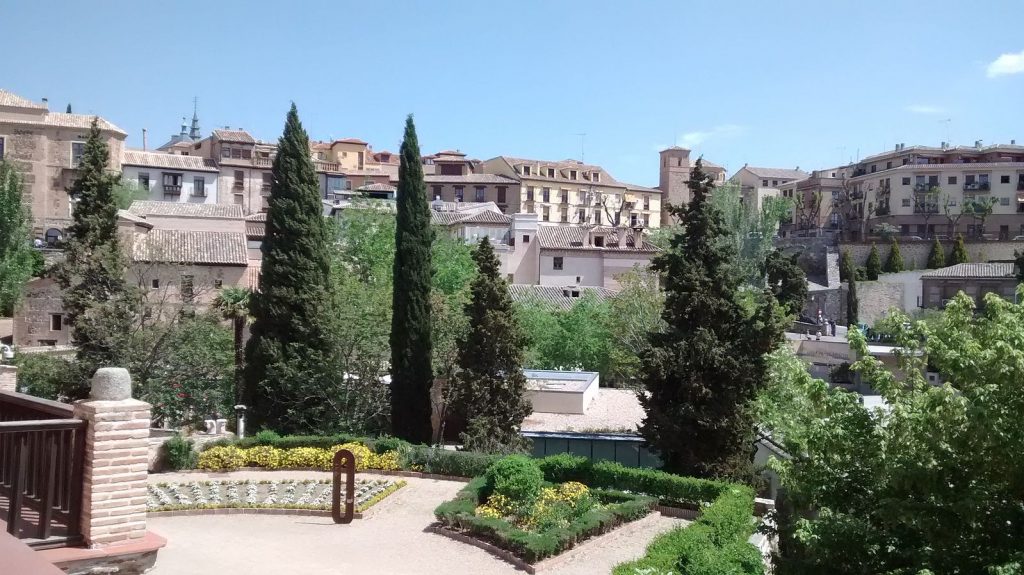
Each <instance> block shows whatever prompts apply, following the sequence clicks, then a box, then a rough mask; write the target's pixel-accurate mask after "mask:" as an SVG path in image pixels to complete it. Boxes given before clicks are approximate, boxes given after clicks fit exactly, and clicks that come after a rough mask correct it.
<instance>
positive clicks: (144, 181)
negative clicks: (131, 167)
mask: <svg viewBox="0 0 1024 575" xmlns="http://www.w3.org/2000/svg"><path fill="white" fill-rule="evenodd" d="M139 188H141V189H143V190H146V191H149V174H139Z"/></svg>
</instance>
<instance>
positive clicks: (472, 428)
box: [452, 236, 531, 453]
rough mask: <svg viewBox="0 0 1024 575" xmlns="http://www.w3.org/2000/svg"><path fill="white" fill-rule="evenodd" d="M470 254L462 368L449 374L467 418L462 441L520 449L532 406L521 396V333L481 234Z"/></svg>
mask: <svg viewBox="0 0 1024 575" xmlns="http://www.w3.org/2000/svg"><path fill="white" fill-rule="evenodd" d="M473 259H474V260H475V261H476V265H477V275H476V277H475V278H474V279H473V282H472V283H471V284H470V292H471V294H472V299H471V300H470V302H469V303H467V304H466V315H467V316H468V317H469V331H468V333H466V334H465V335H464V336H463V337H462V338H460V340H461V341H460V342H459V367H460V368H461V371H459V372H458V373H457V374H456V375H455V377H454V378H453V380H452V385H453V386H454V392H455V395H456V398H457V400H456V404H457V405H458V407H459V409H460V411H461V412H462V414H463V415H464V416H465V418H466V421H467V423H468V430H467V432H466V433H464V434H463V437H462V440H463V441H462V442H463V445H464V446H465V448H466V449H469V450H471V451H484V452H488V453H508V452H513V451H521V450H522V449H524V448H525V441H524V440H523V438H522V436H521V435H519V431H520V427H521V426H522V424H523V420H524V419H525V418H526V416H527V415H529V414H530V411H531V408H530V403H529V401H527V400H526V399H525V398H524V397H523V393H524V392H525V391H526V376H524V375H523V370H522V366H523V348H524V347H525V345H526V337H525V335H524V333H523V331H522V330H521V329H520V327H519V322H518V320H517V319H516V311H515V309H514V307H513V305H512V298H511V296H509V293H508V285H507V284H506V283H505V280H504V279H503V278H502V277H501V274H500V264H499V262H498V258H497V256H495V255H494V249H493V248H492V247H491V242H490V241H489V240H488V239H487V237H486V236H485V237H484V239H483V241H481V242H480V244H479V245H478V246H477V247H476V249H475V250H473Z"/></svg>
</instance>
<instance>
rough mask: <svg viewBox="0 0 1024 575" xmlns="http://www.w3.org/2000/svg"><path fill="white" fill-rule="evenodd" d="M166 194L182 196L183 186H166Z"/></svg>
mask: <svg viewBox="0 0 1024 575" xmlns="http://www.w3.org/2000/svg"><path fill="white" fill-rule="evenodd" d="M164 193H165V194H173V195H180V194H181V184H178V185H174V184H164Z"/></svg>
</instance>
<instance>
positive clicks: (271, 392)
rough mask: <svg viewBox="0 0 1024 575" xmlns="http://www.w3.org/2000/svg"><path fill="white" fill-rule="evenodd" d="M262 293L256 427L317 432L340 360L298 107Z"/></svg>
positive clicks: (248, 378) (276, 173)
mask: <svg viewBox="0 0 1024 575" xmlns="http://www.w3.org/2000/svg"><path fill="white" fill-rule="evenodd" d="M269 203H270V209H269V211H268V212H267V224H266V237H265V238H264V240H263V246H262V252H263V265H262V269H261V274H260V291H259V292H257V293H254V294H253V296H252V298H251V306H250V307H251V312H252V317H253V322H252V327H251V329H250V338H249V342H248V345H247V347H246V357H245V360H246V361H245V392H246V396H247V401H246V405H248V406H249V412H248V413H249V416H250V421H251V422H252V424H253V425H254V426H256V427H265V426H269V427H272V428H274V429H278V430H281V431H288V432H290V431H301V430H306V429H313V428H316V426H317V425H318V424H320V423H322V421H323V418H324V416H325V414H324V407H323V406H322V405H320V404H319V403H317V402H316V399H311V398H310V390H315V389H319V388H323V387H324V386H327V385H328V382H330V381H331V380H332V379H333V378H335V377H337V376H338V373H337V372H336V371H334V361H333V358H332V345H331V336H330V333H331V330H330V327H331V326H330V322H329V320H328V318H330V317H333V314H332V313H331V311H332V310H331V309H330V303H331V299H330V298H327V297H325V294H328V293H330V255H329V244H328V235H327V228H326V224H325V223H324V218H323V206H322V205H321V204H320V191H319V184H318V182H317V175H316V171H315V170H314V169H313V160H312V159H311V155H310V152H309V136H308V135H307V134H306V130H305V129H303V127H302V124H301V122H300V121H299V115H298V111H297V110H296V108H295V105H294V104H292V107H291V110H289V112H288V117H287V120H286V122H285V127H284V133H283V135H282V136H281V138H280V140H279V142H278V152H277V156H276V157H275V158H274V165H273V183H272V184H271V187H270V198H269Z"/></svg>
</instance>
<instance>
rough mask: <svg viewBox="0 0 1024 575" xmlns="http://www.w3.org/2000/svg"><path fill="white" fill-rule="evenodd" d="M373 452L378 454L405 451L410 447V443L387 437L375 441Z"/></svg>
mask: <svg viewBox="0 0 1024 575" xmlns="http://www.w3.org/2000/svg"><path fill="white" fill-rule="evenodd" d="M372 447H373V451H374V453H377V454H383V453H387V452H389V451H403V450H405V449H408V448H409V447H410V445H409V442H408V441H405V440H404V439H399V438H397V437H391V436H389V435H385V436H384V437H380V438H378V439H376V440H374V441H373V446H372Z"/></svg>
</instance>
